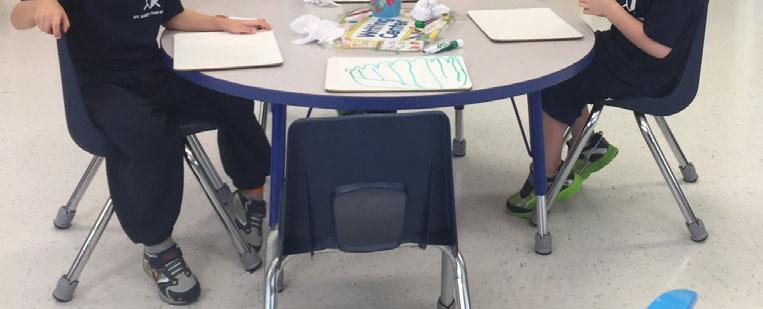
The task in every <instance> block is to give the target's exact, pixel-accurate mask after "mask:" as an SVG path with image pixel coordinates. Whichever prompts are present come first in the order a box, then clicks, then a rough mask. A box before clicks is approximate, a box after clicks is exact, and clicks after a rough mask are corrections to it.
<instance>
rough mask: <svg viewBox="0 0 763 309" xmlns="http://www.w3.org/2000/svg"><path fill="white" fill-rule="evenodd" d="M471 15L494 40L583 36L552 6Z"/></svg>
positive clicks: (506, 40) (508, 40)
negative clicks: (551, 7) (553, 9)
mask: <svg viewBox="0 0 763 309" xmlns="http://www.w3.org/2000/svg"><path fill="white" fill-rule="evenodd" d="M467 14H469V17H471V18H472V20H474V23H476V24H477V26H478V27H479V28H480V29H482V31H483V32H484V33H485V34H486V35H487V36H488V37H489V38H490V39H491V40H493V41H498V42H522V41H544V40H565V39H579V38H582V37H583V35H582V34H581V33H580V32H579V31H577V30H575V28H573V27H572V26H570V24H568V23H567V22H566V21H564V20H563V19H562V18H561V17H559V15H557V14H556V13H554V11H552V10H551V9H549V8H532V9H514V10H470V11H467Z"/></svg>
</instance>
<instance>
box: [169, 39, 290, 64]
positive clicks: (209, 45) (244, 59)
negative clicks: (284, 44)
mask: <svg viewBox="0 0 763 309" xmlns="http://www.w3.org/2000/svg"><path fill="white" fill-rule="evenodd" d="M174 40H175V57H174V67H173V68H174V69H175V70H178V71H192V70H214V69H232V68H247V67H261V66H273V65H278V64H281V63H283V57H282V56H281V50H280V49H279V48H278V42H277V41H276V37H275V35H274V34H273V31H259V32H257V33H255V34H231V33H225V32H184V33H177V34H175V36H174Z"/></svg>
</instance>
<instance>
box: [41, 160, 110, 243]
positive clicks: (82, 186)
mask: <svg viewBox="0 0 763 309" xmlns="http://www.w3.org/2000/svg"><path fill="white" fill-rule="evenodd" d="M102 162H103V157H99V156H93V158H92V159H91V160H90V164H88V166H87V169H85V174H83V175H82V178H80V180H79V182H78V183H77V187H75V188H74V192H72V195H71V196H70V197H69V201H68V202H66V205H64V206H62V207H61V208H59V209H58V213H57V214H56V219H54V220H53V225H54V226H55V227H56V228H59V229H62V230H65V229H68V228H69V227H71V226H72V220H74V215H75V214H76V212H77V206H78V205H79V202H80V200H82V196H83V195H85V191H87V188H88V187H89V186H90V182H91V181H92V180H93V177H95V173H96V172H97V171H98V167H100V166H101V163H102Z"/></svg>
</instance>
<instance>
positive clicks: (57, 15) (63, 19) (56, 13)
mask: <svg viewBox="0 0 763 309" xmlns="http://www.w3.org/2000/svg"><path fill="white" fill-rule="evenodd" d="M11 24H13V27H15V28H16V29H19V30H22V29H29V28H32V27H34V26H37V28H40V30H42V32H45V33H48V34H52V35H54V36H55V37H56V38H57V39H58V38H61V30H62V29H61V28H62V27H63V32H67V31H69V26H70V25H69V17H67V16H66V12H65V11H64V8H63V7H61V4H59V3H58V1H56V0H32V1H22V2H20V3H18V4H16V7H14V8H13V12H11Z"/></svg>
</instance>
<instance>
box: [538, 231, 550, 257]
mask: <svg viewBox="0 0 763 309" xmlns="http://www.w3.org/2000/svg"><path fill="white" fill-rule="evenodd" d="M551 243H552V241H551V233H549V234H546V235H543V236H541V235H540V234H538V233H535V253H537V254H540V255H549V254H551Z"/></svg>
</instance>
